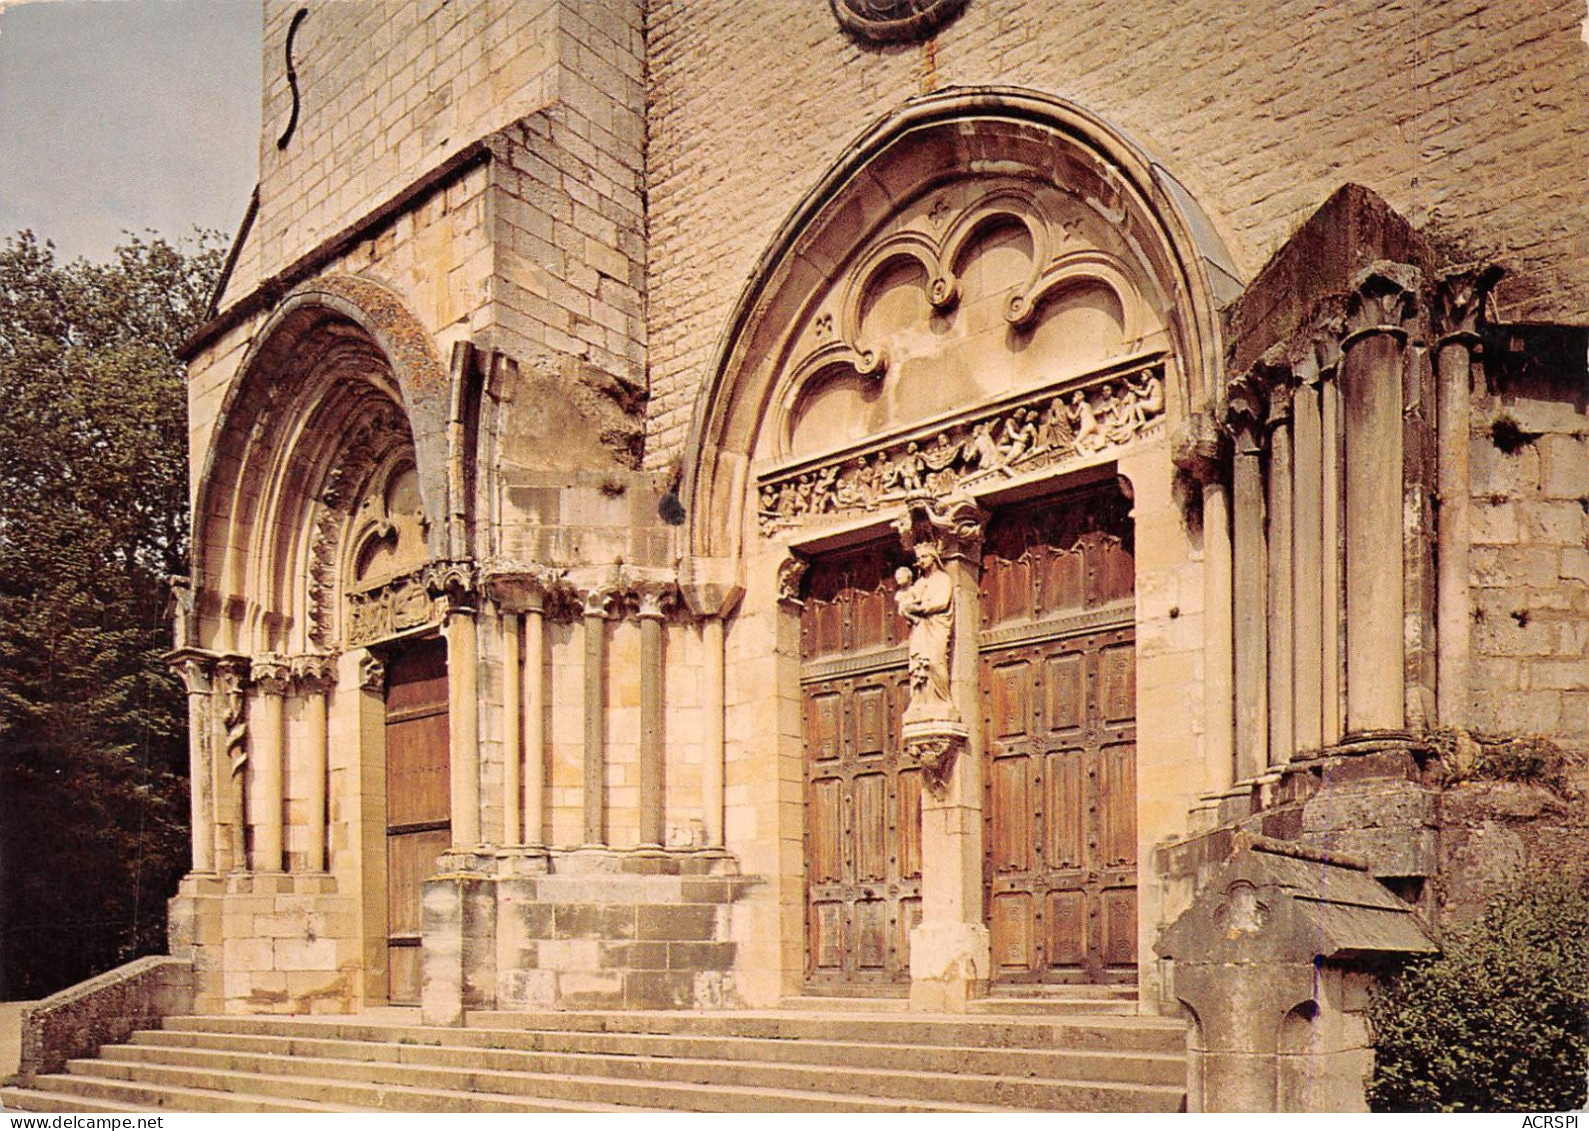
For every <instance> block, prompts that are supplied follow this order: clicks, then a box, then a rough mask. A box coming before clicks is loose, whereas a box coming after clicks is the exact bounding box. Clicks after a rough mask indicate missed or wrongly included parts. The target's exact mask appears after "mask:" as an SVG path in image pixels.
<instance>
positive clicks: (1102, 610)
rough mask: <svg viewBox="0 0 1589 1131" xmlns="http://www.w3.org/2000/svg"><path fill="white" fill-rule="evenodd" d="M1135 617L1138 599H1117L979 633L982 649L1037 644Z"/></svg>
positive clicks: (1128, 621) (1102, 629) (1122, 623)
mask: <svg viewBox="0 0 1589 1131" xmlns="http://www.w3.org/2000/svg"><path fill="white" fill-rule="evenodd" d="M1135 617H1136V602H1135V601H1116V602H1114V603H1113V604H1109V605H1100V606H1099V607H1098V608H1096V609H1088V610H1087V611H1086V612H1083V613H1072V614H1071V615H1069V616H1063V617H1053V618H1052V619H1048V620H1036V621H1016V622H1014V623H1012V624H1008V625H1001V626H999V627H997V628H985V629H983V630H982V634H981V636H980V637H979V643H980V646H981V648H982V649H983V650H985V651H986V650H992V649H995V648H1013V647H1015V646H1017V645H1025V644H1036V643H1039V642H1041V641H1047V640H1059V639H1062V638H1064V637H1066V636H1080V635H1082V634H1083V633H1087V632H1107V631H1108V630H1110V629H1114V628H1125V627H1128V626H1129V625H1130V624H1131V623H1132V621H1133V620H1134V619H1135Z"/></svg>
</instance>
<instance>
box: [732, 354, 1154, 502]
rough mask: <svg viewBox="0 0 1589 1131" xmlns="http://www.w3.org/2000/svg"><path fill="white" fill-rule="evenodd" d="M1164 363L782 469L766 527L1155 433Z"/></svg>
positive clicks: (1067, 458)
mask: <svg viewBox="0 0 1589 1131" xmlns="http://www.w3.org/2000/svg"><path fill="white" fill-rule="evenodd" d="M1163 419H1164V364H1163V361H1162V360H1161V359H1152V360H1149V361H1146V362H1143V363H1139V364H1137V365H1135V366H1132V367H1129V368H1125V369H1119V370H1113V371H1110V372H1108V373H1107V374H1106V375H1104V376H1101V377H1094V378H1092V379H1090V380H1088V381H1084V382H1078V383H1072V384H1068V385H1064V386H1061V387H1059V388H1058V389H1057V390H1054V391H1046V392H1044V393H1041V394H1038V395H1035V396H1026V397H1023V398H1020V399H1018V400H1016V401H1014V402H1013V403H1007V404H1004V405H1000V406H997V407H994V408H991V409H988V410H986V411H983V412H981V413H972V414H969V415H966V416H964V417H962V418H960V419H957V420H953V421H950V422H948V423H945V424H943V425H941V426H933V427H932V428H931V429H918V430H915V431H912V432H908V433H905V434H903V435H900V436H896V437H895V438H893V439H889V440H882V441H878V442H875V443H871V444H864V445H858V446H856V447H853V448H851V449H848V450H845V451H842V452H839V453H835V454H834V455H832V456H830V457H829V458H827V459H819V460H816V461H804V462H802V463H800V464H796V465H793V466H785V467H782V468H774V469H773V470H771V471H768V472H766V473H764V474H763V475H762V476H761V477H760V479H759V481H758V484H757V486H758V491H759V515H760V519H761V529H762V532H763V533H765V534H771V533H775V532H776V531H778V530H780V529H782V528H784V527H788V526H793V525H795V524H797V523H800V522H802V521H804V520H807V519H810V518H812V517H814V516H821V515H835V516H840V515H854V514H860V513H865V512H868V511H875V510H878V509H881V508H884V507H888V506H892V505H895V504H898V503H902V502H906V501H909V500H913V499H919V498H941V497H943V496H944V495H947V494H950V493H951V492H953V491H956V490H960V489H965V488H974V487H977V486H979V485H980V486H986V485H988V484H989V483H991V482H995V481H999V480H1002V479H1009V478H1014V477H1016V476H1020V475H1025V474H1027V473H1029V472H1034V471H1038V470H1042V469H1048V468H1051V467H1053V466H1054V465H1056V464H1063V463H1067V462H1071V461H1080V460H1083V459H1086V458H1088V457H1092V456H1097V455H1099V454H1101V453H1103V452H1105V451H1107V450H1108V449H1110V448H1113V447H1116V446H1119V445H1121V444H1126V443H1129V442H1131V441H1132V440H1135V439H1137V438H1139V437H1143V436H1147V435H1156V434H1157V433H1158V432H1159V431H1160V430H1161V425H1162V422H1163Z"/></svg>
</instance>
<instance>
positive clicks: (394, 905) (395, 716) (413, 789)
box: [386, 639, 452, 1005]
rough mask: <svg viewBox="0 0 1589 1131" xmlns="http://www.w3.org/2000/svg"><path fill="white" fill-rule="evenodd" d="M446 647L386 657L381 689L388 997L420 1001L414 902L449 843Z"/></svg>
mask: <svg viewBox="0 0 1589 1131" xmlns="http://www.w3.org/2000/svg"><path fill="white" fill-rule="evenodd" d="M450 765H451V763H450V759H449V756H448V727H447V643H446V641H444V640H435V639H432V640H420V641H416V642H414V643H411V644H408V645H405V646H404V647H403V648H402V649H401V650H399V651H396V652H395V653H393V655H392V656H391V658H390V659H389V661H388V664H387V684H386V932H387V937H386V960H387V961H386V970H387V998H388V1000H390V1001H391V1002H393V1003H395V1004H401V1005H412V1004H417V1003H418V1002H419V991H420V926H421V923H420V900H421V896H422V895H423V887H424V882H425V880H426V879H427V878H428V877H430V876H432V875H434V874H435V871H436V858H437V857H438V856H440V855H441V854H442V853H443V852H445V851H447V849H448V847H449V846H450V845H451V843H452V822H451V781H450V776H451V775H450Z"/></svg>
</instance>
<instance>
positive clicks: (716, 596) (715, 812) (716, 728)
mask: <svg viewBox="0 0 1589 1131" xmlns="http://www.w3.org/2000/svg"><path fill="white" fill-rule="evenodd" d="M735 568H736V567H735V565H734V563H730V562H723V561H721V560H715V559H714V560H710V561H705V560H702V559H699V558H685V559H684V560H683V561H681V562H680V563H679V595H680V596H681V597H682V598H683V599H684V603H685V605H686V606H687V607H688V608H689V610H690V612H691V613H693V614H694V615H695V616H697V617H699V618H701V653H702V655H701V826H702V833H703V835H704V839H705V841H706V846H707V847H708V848H721V847H722V846H723V757H724V752H725V751H724V743H723V712H724V709H725V703H726V698H727V695H726V689H725V685H724V682H723V677H724V673H723V648H724V640H723V636H724V624H725V622H726V621H727V619H728V616H729V614H730V613H731V612H733V610H734V606H735V605H737V604H738V603H739V599H740V597H741V596H742V595H743V594H744V588H743V587H742V586H741V585H739V584H738V582H737V580H735V578H736V577H737V574H736V572H735Z"/></svg>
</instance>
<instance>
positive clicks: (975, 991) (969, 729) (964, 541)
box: [899, 497, 991, 1012]
mask: <svg viewBox="0 0 1589 1131" xmlns="http://www.w3.org/2000/svg"><path fill="white" fill-rule="evenodd" d="M987 520H988V515H987V512H986V511H983V510H982V509H981V508H980V507H978V506H977V505H976V504H975V503H974V502H972V501H971V500H970V499H968V498H953V497H951V498H949V499H945V500H942V501H941V502H937V503H933V504H929V505H926V506H917V507H914V508H913V509H912V513H911V514H910V515H909V516H908V517H907V518H906V519H905V520H903V521H902V522H900V523H899V530H900V535H901V538H902V540H903V541H904V543H905V545H906V547H907V548H910V549H915V548H916V547H918V546H920V545H922V544H924V543H925V544H930V545H931V546H933V547H934V548H935V550H936V552H937V555H938V558H939V559H940V560H941V562H942V568H943V570H944V571H945V572H946V573H947V574H948V576H949V581H950V586H951V590H952V594H953V599H952V610H953V617H952V620H951V631H950V639H949V699H950V702H951V703H952V704H953V709H954V715H955V717H953V718H950V717H945V718H941V719H925V720H922V721H919V722H913V721H912V720H911V719H910V718H909V714H910V712H909V711H908V710H907V712H906V716H907V717H906V722H905V734H904V747H905V753H906V756H907V757H908V758H909V757H913V758H915V759H917V760H919V761H920V762H921V765H922V777H923V781H924V783H925V785H926V788H925V789H924V790H923V791H922V798H921V852H922V876H921V894H922V901H921V902H922V921H921V924H920V925H919V926H917V927H916V928H915V929H914V930H912V931H911V933H910V980H911V987H910V999H911V1006H912V1008H914V1009H925V1010H933V1011H940V1010H948V1011H950V1012H959V1011H963V1010H964V1009H965V1008H966V1005H967V1003H968V1002H969V1001H970V1000H971V999H972V998H975V997H978V996H981V995H982V994H984V993H985V992H986V989H987V981H988V976H989V970H990V966H991V959H990V955H989V942H988V930H987V927H986V925H985V924H984V923H983V915H982V836H983V832H982V793H983V784H982V783H983V766H982V759H983V741H984V740H983V735H982V728H981V727H980V726H969V725H968V724H967V722H966V720H975V719H978V718H980V712H981V702H980V700H981V696H980V691H979V661H978V655H977V636H978V632H979V629H980V620H981V613H980V603H979V600H978V595H977V585H978V573H979V566H980V557H981V549H982V535H983V531H984V529H985V528H986V524H987ZM915 659H916V658H915V657H914V656H913V657H912V660H913V662H914V661H915Z"/></svg>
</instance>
